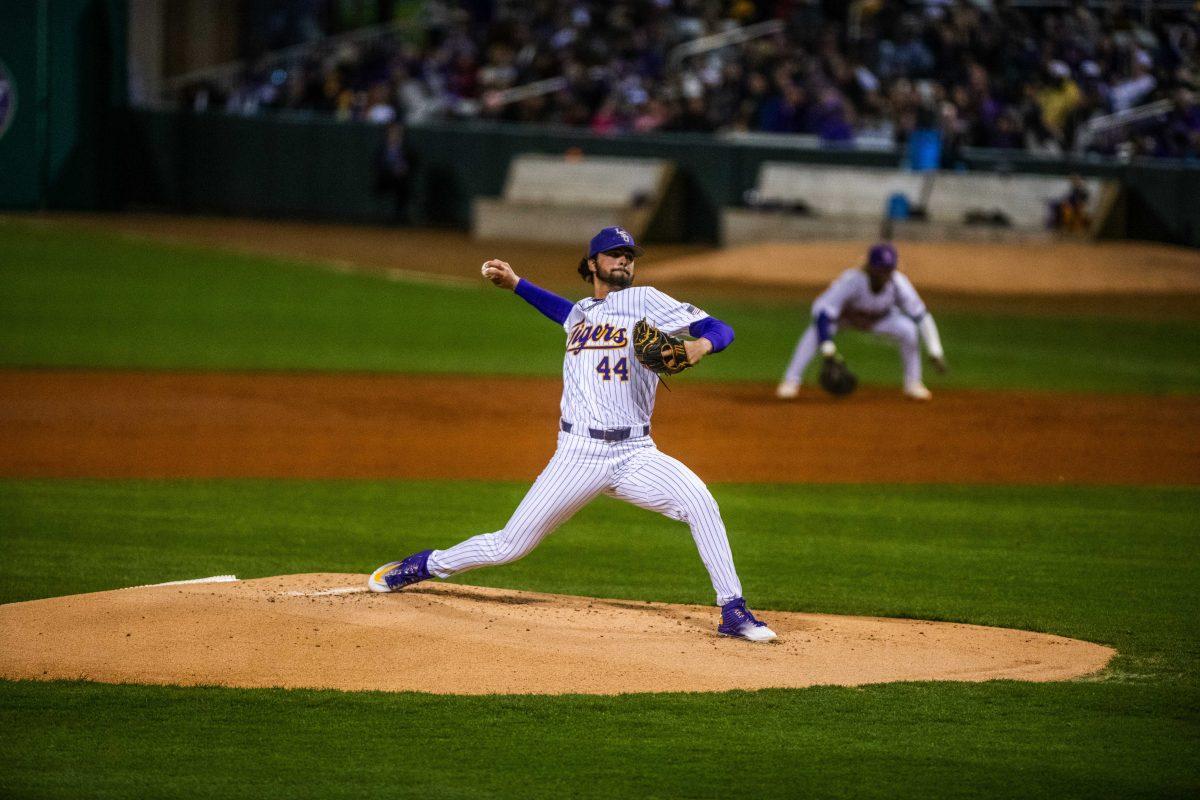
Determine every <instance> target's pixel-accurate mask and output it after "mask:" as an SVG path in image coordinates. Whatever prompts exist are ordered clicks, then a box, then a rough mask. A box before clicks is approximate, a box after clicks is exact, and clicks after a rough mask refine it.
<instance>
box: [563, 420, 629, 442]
mask: <svg viewBox="0 0 1200 800" xmlns="http://www.w3.org/2000/svg"><path fill="white" fill-rule="evenodd" d="M558 424H559V427H561V428H562V430H563V433H570V432H571V429H572V428H574V427H575V424H574V423H572V422H567V421H566V420H565V419H560V420H559V421H558ZM634 431H641V433H639V434H638V435H639V436H649V435H650V426H649V425H643V426H641V427H640V428H588V429H587V435H588V436H590V437H592V438H593V439H600V440H601V441H604V442H623V441H625V440H626V439H628V438H629V437H630V436H631V435H633V433H634ZM578 435H579V436H582V435H583V431H582V430H580V432H579V434H578Z"/></svg>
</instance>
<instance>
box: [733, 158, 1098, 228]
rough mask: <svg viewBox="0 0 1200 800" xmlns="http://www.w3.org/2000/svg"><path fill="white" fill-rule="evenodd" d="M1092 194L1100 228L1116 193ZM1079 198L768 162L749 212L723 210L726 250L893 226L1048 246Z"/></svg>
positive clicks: (1063, 186)
mask: <svg viewBox="0 0 1200 800" xmlns="http://www.w3.org/2000/svg"><path fill="white" fill-rule="evenodd" d="M1083 184H1084V186H1085V187H1086V190H1087V197H1088V200H1087V202H1086V203H1085V209H1086V212H1085V216H1086V217H1087V218H1088V219H1091V220H1096V219H1097V218H1098V217H1099V216H1102V211H1103V209H1104V208H1106V207H1107V206H1108V205H1109V203H1108V202H1107V200H1108V198H1109V195H1111V193H1112V192H1115V191H1116V188H1115V185H1113V184H1111V183H1110V182H1105V181H1100V180H1097V179H1088V180H1086V181H1084V182H1083ZM1070 189H1071V183H1070V181H1069V180H1068V179H1067V178H1063V177H1057V176H1041V175H1004V174H997V173H982V174H981V173H957V172H928V173H918V172H910V171H905V170H894V169H882V168H865V167H864V168H858V167H855V168H850V167H826V166H815V165H808V164H786V163H774V162H767V163H764V164H763V165H762V167H761V168H760V170H759V174H758V185H757V188H756V189H755V190H754V192H753V193H752V194H751V195H750V197H749V198H748V203H747V206H746V207H731V208H726V209H724V210H723V212H722V219H721V228H722V242H723V243H724V244H727V245H729V244H742V243H748V242H760V241H769V240H776V241H779V240H784V241H786V240H796V239H831V238H832V239H871V238H875V237H877V236H880V235H885V234H886V231H885V230H884V227H883V223H884V221H885V220H888V221H889V225H890V236H891V238H896V239H936V240H946V241H951V240H965V241H1031V240H1038V239H1048V238H1052V237H1053V236H1054V233H1053V232H1052V231H1051V230H1050V229H1049V228H1048V226H1047V221H1048V219H1049V217H1050V215H1051V212H1050V207H1051V204H1053V203H1055V202H1058V201H1060V200H1062V199H1063V198H1064V197H1066V195H1067V194H1068V192H1069V191H1070ZM889 218H890V219H889ZM1095 225H1096V223H1095V222H1093V223H1089V224H1088V225H1085V226H1084V227H1085V228H1088V229H1092V228H1094V227H1095Z"/></svg>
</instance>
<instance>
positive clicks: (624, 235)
mask: <svg viewBox="0 0 1200 800" xmlns="http://www.w3.org/2000/svg"><path fill="white" fill-rule="evenodd" d="M618 247H628V248H631V249H632V250H633V253H634V255H638V256H640V255H641V254H642V248H640V247H638V246H637V244H636V243H635V242H634V241H633V237H632V236H630V235H629V231H627V230H625V229H624V228H622V227H620V226H616V225H614V226H613V227H611V228H605V229H604V230H602V231H600V232H599V233H597V234H596V235H595V236H593V237H592V241H591V243H590V244H588V258H592V257H593V256H595V255H596V253H603V252H604V251H605V250H616V249H617V248H618Z"/></svg>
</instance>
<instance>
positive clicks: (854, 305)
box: [812, 269, 925, 320]
mask: <svg viewBox="0 0 1200 800" xmlns="http://www.w3.org/2000/svg"><path fill="white" fill-rule="evenodd" d="M893 308H899V309H900V311H901V312H903V313H904V314H906V315H908V316H909V317H912V318H913V319H918V320H919V319H920V318H921V317H923V316H925V303H923V302H922V301H921V297H920V295H918V294H917V290H916V289H915V288H913V285H912V282H911V281H909V279H908V278H907V277H905V276H904V275H902V274H901V273H900V272H894V273H892V279H891V280H890V281H888V282H887V283H886V284H885V285H884V287H883V288H882V289H881V290H880V291H879V293H878V294H876V293H875V292H872V291H871V280H870V278H869V277H868V276H867V274H866V273H865V272H864V271H863V270H861V269H848V270H846V271H845V272H843V273H842V274H841V275H839V276H838V278H837V280H835V281H834V282H833V283H831V284H830V285H829V288H828V289H826V290H825V291H824V292H822V293H821V296H820V297H818V298H817V299H816V300H814V301H813V305H812V313H813V316H814V317H815V316H817V314H819V313H821V312H822V311H824V312H825V313H826V314H828V315H829V318H830V319H833V320H837V319H839V318H840V317H847V318H850V319H854V318H867V319H882V318H884V317H886V316H887V315H888V314H889V313H891V311H892V309H893Z"/></svg>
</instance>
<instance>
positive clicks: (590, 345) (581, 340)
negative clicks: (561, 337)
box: [567, 322, 629, 355]
mask: <svg viewBox="0 0 1200 800" xmlns="http://www.w3.org/2000/svg"><path fill="white" fill-rule="evenodd" d="M627 344H629V339H628V337H627V336H626V335H625V328H614V327H613V326H612V325H607V324H605V325H587V324H585V323H583V322H577V323H575V324H574V325H573V326H572V327H571V335H570V337H568V339H567V352H568V353H571V354H572V355H579V353H580V352H581V351H583V350H616V349H620V348H622V347H624V346H625V345H627Z"/></svg>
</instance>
